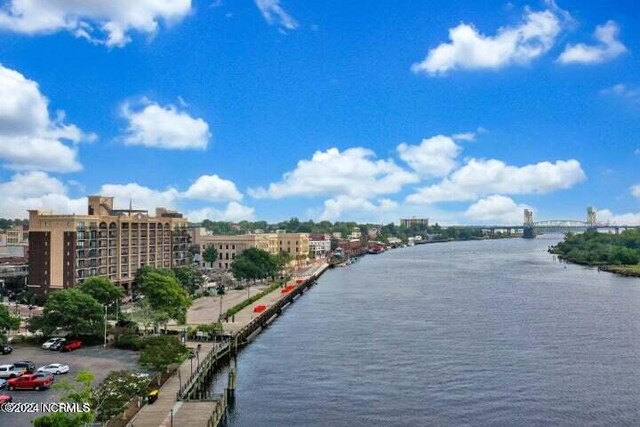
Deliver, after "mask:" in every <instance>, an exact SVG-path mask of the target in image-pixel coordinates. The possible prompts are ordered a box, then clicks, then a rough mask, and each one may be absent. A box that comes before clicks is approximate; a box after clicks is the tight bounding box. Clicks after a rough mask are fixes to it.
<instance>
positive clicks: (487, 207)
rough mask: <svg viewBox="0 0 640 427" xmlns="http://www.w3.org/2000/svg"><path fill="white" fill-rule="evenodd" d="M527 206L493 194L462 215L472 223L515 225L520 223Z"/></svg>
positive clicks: (473, 205)
mask: <svg viewBox="0 0 640 427" xmlns="http://www.w3.org/2000/svg"><path fill="white" fill-rule="evenodd" d="M525 209H530V207H529V206H527V205H523V204H517V203H516V202H514V201H513V199H511V198H509V197H506V196H501V195H499V194H494V195H491V196H488V197H486V198H484V199H480V200H478V201H477V202H475V203H474V204H472V205H471V206H469V208H468V209H467V210H466V212H465V213H464V215H465V216H466V217H467V218H469V219H470V220H471V222H474V223H478V224H481V223H485V224H486V223H494V224H510V225H516V224H521V223H522V215H523V211H524V210H525Z"/></svg>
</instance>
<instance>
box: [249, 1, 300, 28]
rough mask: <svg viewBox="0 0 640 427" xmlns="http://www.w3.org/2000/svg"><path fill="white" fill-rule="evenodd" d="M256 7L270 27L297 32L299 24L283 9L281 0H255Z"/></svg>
mask: <svg viewBox="0 0 640 427" xmlns="http://www.w3.org/2000/svg"><path fill="white" fill-rule="evenodd" d="M255 2H256V6H258V9H260V13H262V16H263V17H264V19H265V20H266V21H267V23H268V24H269V25H278V26H279V27H280V28H285V29H287V30H295V29H296V28H298V22H297V21H296V20H295V19H294V18H293V17H292V16H291V15H289V14H288V13H287V11H286V10H284V9H283V8H282V5H281V4H280V0H255Z"/></svg>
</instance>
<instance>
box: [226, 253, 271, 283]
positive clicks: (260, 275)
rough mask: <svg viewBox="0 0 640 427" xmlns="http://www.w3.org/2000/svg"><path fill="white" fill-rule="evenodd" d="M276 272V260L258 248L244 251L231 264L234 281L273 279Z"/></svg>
mask: <svg viewBox="0 0 640 427" xmlns="http://www.w3.org/2000/svg"><path fill="white" fill-rule="evenodd" d="M278 270H279V261H278V258H277V257H276V256H274V255H271V254H269V253H268V252H267V251H263V250H262V249H258V248H249V249H245V250H244V251H242V252H241V253H240V255H238V256H237V257H236V259H235V260H234V261H233V264H231V272H232V273H233V276H234V277H235V278H236V279H247V280H258V279H266V278H268V277H274V276H275V275H276V274H277V272H278Z"/></svg>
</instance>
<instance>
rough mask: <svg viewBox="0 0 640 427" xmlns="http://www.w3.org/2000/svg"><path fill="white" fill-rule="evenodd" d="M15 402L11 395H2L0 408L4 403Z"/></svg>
mask: <svg viewBox="0 0 640 427" xmlns="http://www.w3.org/2000/svg"><path fill="white" fill-rule="evenodd" d="M10 402H13V397H11V395H10V394H0V408H1V407H2V404H3V403H10Z"/></svg>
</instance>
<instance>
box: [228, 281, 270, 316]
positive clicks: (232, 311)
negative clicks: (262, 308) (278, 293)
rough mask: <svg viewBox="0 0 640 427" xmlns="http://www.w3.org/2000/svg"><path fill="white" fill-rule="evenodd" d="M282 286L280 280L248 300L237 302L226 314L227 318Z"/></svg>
mask: <svg viewBox="0 0 640 427" xmlns="http://www.w3.org/2000/svg"><path fill="white" fill-rule="evenodd" d="M280 286H281V284H280V283H279V282H275V283H272V284H271V285H270V286H269V287H268V288H267V289H265V290H263V291H262V292H260V293H258V294H256V295H254V296H252V297H251V298H249V299H246V300H244V301H242V302H241V303H240V304H236V305H234V306H233V307H231V308H230V309H229V310H227V313H226V314H225V316H226V317H227V318H229V317H231V316H233V315H234V314H236V313H237V312H239V311H240V310H242V309H243V308H245V307H248V306H250V305H251V304H253V303H254V302H256V301H258V300H259V299H260V298H262V297H264V296H265V295H267V294H270V293H271V292H273V291H275V290H276V289H279V288H280Z"/></svg>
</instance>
